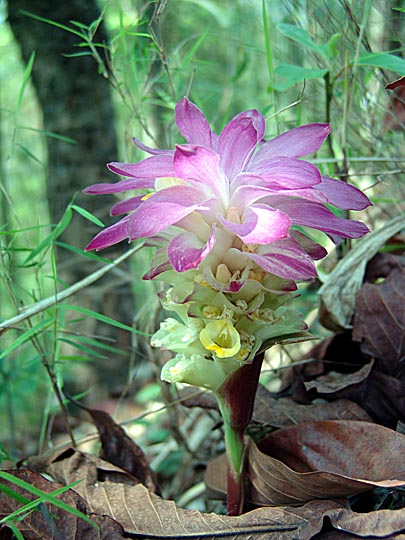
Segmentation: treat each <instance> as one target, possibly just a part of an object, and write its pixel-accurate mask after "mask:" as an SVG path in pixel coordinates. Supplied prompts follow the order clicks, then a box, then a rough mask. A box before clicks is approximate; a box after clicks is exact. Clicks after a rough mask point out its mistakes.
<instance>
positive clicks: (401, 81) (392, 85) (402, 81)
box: [385, 77, 405, 90]
mask: <svg viewBox="0 0 405 540" xmlns="http://www.w3.org/2000/svg"><path fill="white" fill-rule="evenodd" d="M400 86H405V77H400V78H399V79H397V80H396V81H394V82H392V83H389V84H387V85H386V87H385V88H386V89H387V90H395V88H399V87H400Z"/></svg>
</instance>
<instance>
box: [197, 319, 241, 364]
mask: <svg viewBox="0 0 405 540" xmlns="http://www.w3.org/2000/svg"><path fill="white" fill-rule="evenodd" d="M200 341H201V343H202V345H203V346H204V348H205V349H207V351H213V352H214V353H215V354H216V355H217V357H218V358H230V357H231V356H235V355H236V354H237V353H238V352H239V349H240V335H239V332H238V331H237V330H236V329H235V328H234V326H233V324H232V322H231V321H229V320H228V319H220V320H217V321H211V322H209V323H207V325H206V326H205V328H204V329H203V330H201V332H200Z"/></svg>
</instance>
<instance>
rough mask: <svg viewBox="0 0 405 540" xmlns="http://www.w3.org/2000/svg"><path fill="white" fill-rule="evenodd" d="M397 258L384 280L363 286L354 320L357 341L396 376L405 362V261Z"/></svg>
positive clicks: (357, 300) (363, 350)
mask: <svg viewBox="0 0 405 540" xmlns="http://www.w3.org/2000/svg"><path fill="white" fill-rule="evenodd" d="M396 260H397V261H398V262H397V265H396V266H395V267H394V268H391V271H390V272H389V274H388V275H387V276H386V278H385V280H384V281H383V282H381V283H365V284H364V285H363V286H362V288H361V290H360V291H359V292H358V294H357V297H356V310H355V315H354V321H353V340H354V341H357V342H359V343H360V348H361V350H362V352H363V353H364V354H367V355H369V356H372V357H374V358H379V359H380V360H381V361H382V363H383V365H384V367H385V371H386V373H387V374H389V375H394V376H395V375H396V374H397V373H398V370H399V364H400V362H403V361H405V264H404V263H403V261H402V259H401V258H400V257H396Z"/></svg>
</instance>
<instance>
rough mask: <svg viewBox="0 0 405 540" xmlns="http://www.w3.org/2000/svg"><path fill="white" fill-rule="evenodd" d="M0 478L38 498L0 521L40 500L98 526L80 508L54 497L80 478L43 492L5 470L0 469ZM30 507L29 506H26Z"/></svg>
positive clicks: (10, 517)
mask: <svg viewBox="0 0 405 540" xmlns="http://www.w3.org/2000/svg"><path fill="white" fill-rule="evenodd" d="M0 478H3V480H7V481H8V482H11V483H13V484H15V485H16V486H18V487H20V488H21V489H25V490H26V491H29V492H30V493H32V494H33V495H37V496H38V497H39V499H36V500H35V501H31V502H30V503H28V504H26V505H25V506H23V507H21V508H19V509H18V510H15V511H14V512H13V513H11V514H9V515H8V516H6V517H5V518H3V519H2V520H0V523H3V522H4V521H6V520H8V519H13V518H14V517H16V516H17V515H19V514H21V512H22V511H24V512H26V511H27V510H29V509H31V508H35V507H36V506H38V504H40V503H42V502H47V503H50V504H53V505H54V506H57V507H58V508H60V509H61V510H65V512H69V514H73V515H74V516H76V517H77V518H80V519H83V520H84V521H87V523H89V524H90V525H92V526H93V527H95V528H98V526H97V525H96V524H95V523H94V521H93V520H92V519H90V518H89V517H88V516H86V515H85V514H83V513H82V512H80V510H77V509H76V508H73V507H72V506H69V505H68V504H67V503H65V502H63V501H60V500H59V499H57V498H56V497H57V496H58V495H61V494H62V493H64V492H65V491H67V490H69V489H70V488H71V487H74V486H76V485H77V484H78V483H79V482H80V481H81V480H79V481H77V482H73V483H72V484H69V485H67V486H63V487H61V488H59V489H57V490H55V491H53V492H52V493H45V492H44V491H41V490H40V489H39V488H37V487H35V486H32V485H31V484H29V483H28V482H25V481H24V480H21V479H20V478H17V477H15V476H13V475H12V474H10V473H7V472H5V471H0ZM27 507H30V508H27Z"/></svg>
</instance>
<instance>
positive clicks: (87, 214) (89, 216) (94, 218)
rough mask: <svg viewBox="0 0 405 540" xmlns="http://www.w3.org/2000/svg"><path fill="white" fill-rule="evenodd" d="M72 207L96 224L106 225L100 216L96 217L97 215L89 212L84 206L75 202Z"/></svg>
mask: <svg viewBox="0 0 405 540" xmlns="http://www.w3.org/2000/svg"><path fill="white" fill-rule="evenodd" d="M71 208H72V209H73V210H75V211H76V212H77V213H78V214H80V215H81V216H83V217H84V218H86V219H88V220H89V221H91V222H92V223H95V224H96V225H98V226H99V227H104V223H103V222H102V221H100V220H99V219H98V218H96V216H93V214H90V212H88V211H87V210H85V209H84V208H82V207H81V206H77V205H76V204H73V205H72V206H71Z"/></svg>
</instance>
